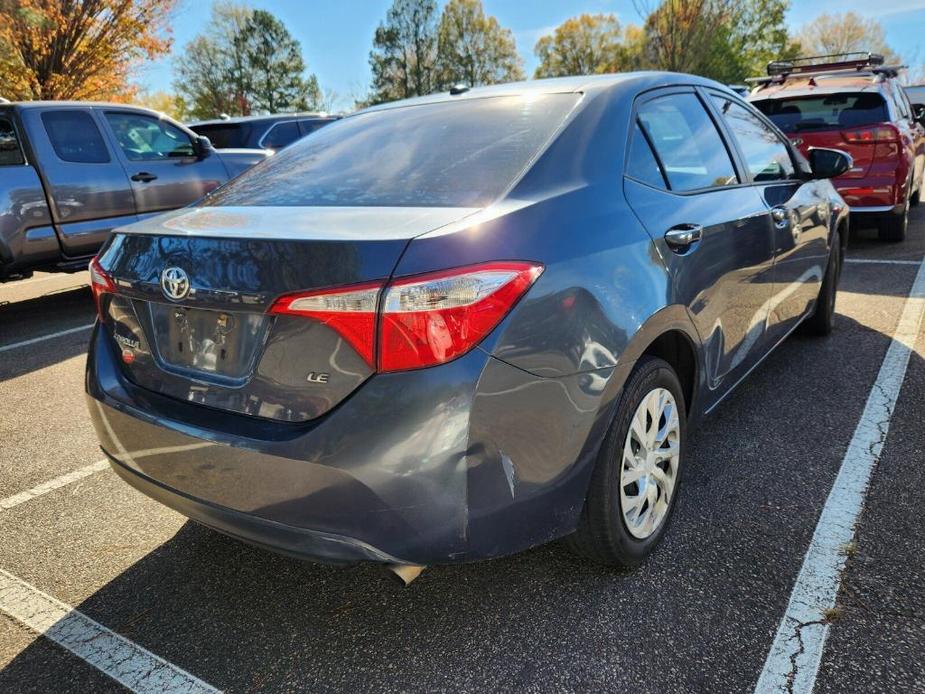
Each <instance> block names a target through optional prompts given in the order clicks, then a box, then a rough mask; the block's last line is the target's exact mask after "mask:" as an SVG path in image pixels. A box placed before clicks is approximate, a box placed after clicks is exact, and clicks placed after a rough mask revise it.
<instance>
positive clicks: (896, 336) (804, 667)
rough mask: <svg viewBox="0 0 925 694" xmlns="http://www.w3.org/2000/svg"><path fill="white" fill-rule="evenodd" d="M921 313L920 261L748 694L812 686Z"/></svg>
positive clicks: (798, 692)
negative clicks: (847, 551)
mask: <svg viewBox="0 0 925 694" xmlns="http://www.w3.org/2000/svg"><path fill="white" fill-rule="evenodd" d="M923 314H925V261H923V262H922V263H920V264H919V271H918V273H917V274H916V276H915V281H914V282H913V283H912V289H911V290H910V291H909V296H908V297H907V298H906V301H905V305H904V306H903V312H902V315H901V316H900V319H899V323H898V325H897V326H896V331H895V332H894V333H893V340H892V342H891V343H890V346H889V348H888V349H887V352H886V356H884V357H883V363H882V364H881V366H880V372H879V374H878V375H877V380H876V381H875V382H874V385H873V388H872V389H871V391H870V395H869V397H868V398H867V404H866V405H865V406H864V412H863V413H862V414H861V420H860V421H859V422H858V425H857V428H856V429H855V431H854V435H853V436H852V438H851V442H850V443H849V444H848V450H847V452H846V453H845V457H844V459H843V460H842V464H841V468H840V469H839V471H838V476H837V477H836V478H835V484H834V485H832V490H831V491H830V492H829V497H828V499H827V500H826V502H825V506H823V508H822V514H821V515H820V516H819V522H818V523H817V525H816V530H815V532H814V533H813V538H812V540H811V541H810V544H809V549H808V550H807V552H806V556H805V557H804V558H803V566H802V567H801V568H800V573H799V574H798V575H797V580H796V584H795V585H794V586H793V591H792V592H791V594H790V603H789V604H788V605H787V611H786V612H785V613H784V618H783V619H782V620H781V623H780V626H779V627H778V628H777V634H776V635H775V637H774V643H773V644H771V650H770V651H769V653H768V657H767V660H766V661H765V663H764V669H763V670H762V671H761V675H760V677H759V679H758V684H757V685H756V687H755V692H758V693H760V694H766V693H772V692H773V693H776V692H794V693H795V694H809V693H810V692H812V690H813V687H814V686H815V684H816V676H817V674H818V672H819V663H820V661H821V659H822V650H823V647H824V646H825V640H826V637H827V636H828V633H829V625H828V623H827V622H826V620H825V611H826V610H827V609H830V608H832V607H834V606H835V598H836V596H837V595H838V587H839V583H840V582H841V572H842V569H843V568H844V566H845V555H844V548H845V546H846V545H847V544H848V543H849V542H851V540H852V538H853V537H854V529H855V523H856V522H857V519H858V516H859V515H860V513H861V508H862V506H863V504H864V497H865V496H866V494H867V487H868V484H869V483H870V476H871V473H872V472H873V469H874V467H875V466H876V465H877V462H878V461H879V458H880V453H881V451H882V450H883V444H884V441H886V437H887V433H888V432H889V429H890V417H891V415H892V414H893V410H894V409H895V407H896V400H897V398H898V397H899V392H900V389H901V388H902V384H903V380H904V379H905V377H906V367H907V366H908V364H909V357H910V355H911V354H912V350H913V349H915V340H916V338H917V337H918V335H919V329H920V327H921V325H922V317H923Z"/></svg>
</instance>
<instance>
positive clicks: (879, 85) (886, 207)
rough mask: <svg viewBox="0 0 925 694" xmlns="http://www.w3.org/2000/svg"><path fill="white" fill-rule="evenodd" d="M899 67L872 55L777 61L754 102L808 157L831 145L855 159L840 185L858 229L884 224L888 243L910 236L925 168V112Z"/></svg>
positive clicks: (752, 98) (882, 229)
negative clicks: (908, 230)
mask: <svg viewBox="0 0 925 694" xmlns="http://www.w3.org/2000/svg"><path fill="white" fill-rule="evenodd" d="M900 69H901V67H899V66H893V67H891V66H884V65H883V56H880V55H877V54H871V53H861V54H858V53H840V54H835V55H828V56H816V57H812V58H800V59H797V60H792V61H781V62H773V63H770V64H769V65H768V70H767V71H768V76H767V77H759V78H753V79H752V80H751V81H752V82H756V83H757V85H758V86H757V88H756V89H755V90H754V91H753V92H752V94H751V96H750V97H749V99H750V101H751V102H752V103H753V104H754V105H755V106H756V107H757V108H758V109H759V110H761V111H762V112H763V113H764V114H765V115H766V116H768V117H769V118H770V119H771V120H772V121H774V124H775V125H777V127H778V128H780V129H781V130H783V131H784V132H785V133H786V134H787V135H788V136H789V137H790V139H791V140H793V143H794V144H795V145H797V146H798V147H799V148H800V150H801V151H802V152H803V153H804V154H805V153H807V152H808V151H809V150H810V149H811V148H813V147H830V148H835V149H840V150H844V151H845V152H848V153H849V154H850V155H851V156H852V157H853V159H854V165H853V166H852V168H851V169H850V170H849V171H848V172H847V173H845V174H844V175H843V176H839V177H838V178H837V179H836V180H835V187H836V188H837V189H838V192H839V193H841V195H842V197H843V198H844V199H845V202H847V203H848V205H849V206H850V208H851V214H852V224H853V225H856V226H867V225H875V226H877V228H878V229H879V234H880V238H881V239H883V240H884V241H902V240H903V239H905V237H906V226H907V221H908V214H909V206H910V205H914V204H916V203H917V202H918V201H919V197H920V196H921V190H922V169H923V167H925V128H923V122H925V109H923V108H921V107H915V108H913V106H912V105H911V104H910V103H909V99H908V98H907V96H906V94H905V92H904V91H903V89H902V88H901V87H900V85H899V81H898V79H897V76H898V73H899V70H900Z"/></svg>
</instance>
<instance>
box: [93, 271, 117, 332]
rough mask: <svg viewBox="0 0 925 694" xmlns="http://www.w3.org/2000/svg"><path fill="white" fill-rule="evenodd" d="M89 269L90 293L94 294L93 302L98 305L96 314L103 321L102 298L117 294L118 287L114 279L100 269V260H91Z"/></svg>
mask: <svg viewBox="0 0 925 694" xmlns="http://www.w3.org/2000/svg"><path fill="white" fill-rule="evenodd" d="M87 269H88V270H89V271H90V291H92V292H93V301H94V302H95V303H96V313H97V315H98V316H99V317H100V320H102V319H103V307H102V304H101V303H100V297H101V296H102V295H103V294H106V293H109V294H112V293H113V292H115V291H116V285H115V282H113V281H112V277H110V276H109V275H108V274H107V273H106V271H105V270H103V268H102V267H100V261H99V259H98V258H94V259H93V260H91V261H90V266H89V267H88V268H87Z"/></svg>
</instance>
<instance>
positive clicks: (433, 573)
mask: <svg viewBox="0 0 925 694" xmlns="http://www.w3.org/2000/svg"><path fill="white" fill-rule="evenodd" d="M923 258H925V207H919V208H916V209H915V210H914V211H913V215H912V224H911V228H910V238H909V240H907V241H906V242H905V243H903V244H897V245H884V244H881V243H879V242H877V241H875V240H873V237H872V236H871V235H869V234H861V235H859V236H857V237H856V238H853V239H852V240H851V245H850V248H849V262H848V263H847V264H846V266H845V269H844V274H843V276H842V282H841V287H840V294H839V298H838V304H837V309H838V317H837V324H836V331H835V333H834V334H833V335H832V336H831V337H830V338H827V339H822V340H819V339H814V338H808V337H803V336H795V337H793V338H791V339H789V340H788V341H787V342H786V343H784V344H783V345H782V346H781V347H780V348H779V349H778V350H777V351H776V352H775V353H774V354H773V355H772V356H771V357H770V358H769V359H768V360H767V361H766V362H765V363H764V364H763V365H762V366H761V367H760V368H759V370H758V371H757V372H756V373H755V374H753V375H752V377H751V378H750V379H749V380H748V381H747V382H746V383H745V384H743V386H742V387H740V388H739V389H738V390H737V391H736V392H735V393H734V394H733V395H732V396H731V397H730V398H728V399H727V400H726V401H725V402H724V403H723V404H722V405H721V406H720V408H719V409H718V410H717V411H716V412H715V413H714V414H713V415H712V416H711V417H710V418H708V419H707V420H706V421H704V422H703V424H702V425H701V427H700V429H699V430H698V432H697V433H696V435H695V438H694V440H693V443H692V446H691V449H690V451H689V453H690V455H689V457H688V460H687V465H688V468H687V471H686V473H685V474H686V480H685V486H684V490H683V492H682V495H681V497H680V500H679V502H680V503H679V507H678V509H677V514H676V516H675V518H674V521H673V523H674V524H673V526H672V528H671V531H670V532H669V533H668V535H667V537H666V541H665V542H664V544H663V546H662V547H661V548H660V549H659V550H658V551H657V552H656V553H655V555H654V556H653V557H652V558H651V559H650V560H649V561H648V562H647V563H646V564H645V565H644V566H643V567H642V568H640V569H638V570H636V571H634V572H630V573H621V572H614V571H610V570H605V569H602V568H600V567H597V566H594V565H591V564H587V563H582V562H580V561H578V560H576V559H575V558H573V557H572V555H570V554H569V553H568V551H567V550H566V549H565V548H564V547H562V546H560V545H558V544H553V545H549V546H546V547H540V548H536V549H534V550H531V551H529V552H526V553H523V554H520V555H517V556H514V557H509V558H505V559H499V560H495V561H491V562H484V563H480V564H473V565H464V566H448V567H431V568H429V569H428V570H427V571H425V573H424V574H423V575H422V576H421V578H419V579H418V580H417V581H416V582H414V583H413V584H412V585H411V586H409V587H408V588H401V587H399V586H398V585H397V584H396V582H394V580H393V579H391V578H390V577H388V576H387V575H386V574H385V573H384V572H382V571H381V570H380V569H378V568H376V567H373V566H368V565H360V566H353V567H348V568H337V567H327V566H320V565H316V564H311V563H304V562H298V561H294V560H290V559H287V558H283V557H280V556H276V555H273V554H269V553H266V552H264V551H261V550H257V549H253V548H251V547H248V546H246V545H243V544H240V543H238V542H236V541H234V540H231V539H228V538H225V537H223V536H220V535H218V534H216V533H213V532H211V531H209V530H206V529H204V528H201V527H199V526H196V525H194V524H192V523H189V522H187V521H185V519H184V518H183V517H181V516H180V515H178V514H176V513H174V512H172V511H170V510H168V509H166V508H164V507H162V506H160V505H159V504H157V503H156V502H154V501H151V500H149V499H147V498H146V497H144V496H142V495H141V494H139V493H137V492H135V491H134V490H132V489H131V488H129V487H128V486H127V485H125V484H124V483H122V482H121V481H120V480H119V479H118V478H117V477H116V475H115V474H114V473H112V472H111V471H110V470H109V469H108V468H107V467H106V466H105V465H101V464H100V465H96V463H97V462H98V461H100V459H101V458H102V455H101V453H100V451H99V449H98V447H97V444H96V439H95V437H94V434H93V431H92V428H91V426H90V422H89V419H88V416H87V413H86V408H85V404H84V397H83V368H84V351H85V348H86V342H87V338H88V336H89V330H88V328H87V326H89V325H90V324H91V323H92V320H93V316H94V309H93V304H92V299H91V297H90V294H89V291H88V290H86V289H84V288H83V282H85V276H84V275H75V276H49V275H45V276H39V275H36V277H35V278H33V279H31V280H26V281H23V282H19V283H15V284H8V285H0V403H2V408H0V540H2V541H0V668H2V670H0V691H3V692H27V691H54V692H63V691H110V690H114V691H118V690H121V689H122V687H121V685H119V684H117V683H116V682H115V681H114V680H113V679H111V678H110V677H108V676H107V675H105V674H103V672H104V671H110V672H111V671H113V670H114V669H115V670H118V669H119V667H121V665H122V664H123V663H128V664H131V663H132V662H135V660H137V661H139V662H142V663H148V664H151V663H154V664H155V665H156V669H157V670H158V675H157V676H158V677H163V678H165V679H161V680H158V684H157V685H156V686H155V684H154V683H152V682H150V681H148V682H146V678H145V676H144V673H142V674H141V675H137V676H136V679H135V680H134V681H135V682H136V683H137V684H138V686H137V687H136V688H137V689H143V688H144V685H145V684H147V685H148V686H150V687H151V688H152V690H157V691H159V690H168V689H173V690H176V691H189V690H194V689H196V688H200V689H201V690H204V691H207V690H208V688H209V687H214V688H216V689H219V690H228V691H264V692H270V691H293V690H306V691H449V690H452V691H460V690H464V691H484V690H505V691H509V690H526V691H587V690H604V689H608V690H613V691H636V692H680V691H684V692H699V691H709V692H747V691H752V690H754V688H755V686H756V683H757V682H758V681H759V676H760V675H761V674H762V672H763V671H765V669H766V663H768V662H769V660H770V659H769V651H772V650H773V649H772V644H774V643H775V642H776V641H775V638H776V634H777V632H778V627H779V625H781V621H782V618H783V617H784V615H785V613H788V610H789V609H790V608H788V605H790V607H791V608H792V607H793V604H792V601H791V595H792V594H794V593H795V591H794V586H795V584H796V583H798V576H803V574H804V573H805V572H806V569H805V564H806V562H805V559H806V557H807V551H808V549H809V548H810V544H811V540H812V539H813V537H814V532H815V531H816V528H817V524H818V523H819V520H820V514H821V513H822V512H823V508H824V506H825V507H828V506H829V504H827V503H826V502H827V497H828V496H829V492H830V490H831V489H832V487H833V484H834V483H835V481H836V476H837V475H838V474H839V471H840V470H841V469H842V467H843V463H844V462H845V461H847V460H849V459H851V456H852V450H853V448H852V446H853V445H854V444H855V443H856V439H857V434H856V432H857V431H858V430H859V427H858V424H859V422H860V421H863V418H864V417H865V416H866V415H865V413H866V412H867V411H868V409H869V407H870V405H869V401H871V402H872V401H873V399H872V392H873V393H874V395H875V396H877V397H879V395H880V391H881V390H883V388H882V374H881V366H882V365H883V364H884V363H885V359H888V358H889V356H890V353H888V349H889V348H890V346H891V343H892V342H893V338H894V335H901V334H902V330H903V329H904V326H905V329H908V321H906V322H905V323H903V322H901V318H902V317H903V316H904V315H906V314H904V311H907V312H908V309H909V308H910V307H913V308H914V307H915V306H917V305H920V304H921V302H923V301H925V297H916V296H913V297H912V298H910V291H911V290H912V289H913V283H914V281H915V279H916V277H917V273H918V272H919V270H920V267H921V263H922V262H923ZM917 302H918V303H917ZM906 341H907V342H909V343H910V344H908V345H907V346H909V347H912V350H911V354H908V367H905V366H904V370H903V371H902V373H899V375H898V377H897V381H896V383H897V385H898V384H900V383H901V389H900V390H899V391H898V399H897V400H895V404H894V403H892V402H888V403H887V405H888V409H889V412H888V415H889V416H888V422H889V427H888V431H887V430H886V428H885V427H883V426H881V427H880V429H879V434H880V436H879V438H878V439H877V450H876V451H875V452H876V456H875V457H876V463H877V464H876V467H875V468H874V470H873V476H872V478H871V483H870V487H869V489H868V490H867V492H866V497H865V503H864V506H863V511H862V513H861V515H860V520H859V523H858V524H857V528H856V534H855V536H854V539H853V541H851V542H849V543H845V544H844V546H842V547H841V551H842V552H843V555H844V558H845V559H846V560H847V565H846V568H845V571H844V574H843V575H842V579H841V583H840V588H839V589H838V594H837V600H836V602H835V605H834V607H832V608H831V609H829V610H827V611H826V613H825V615H824V619H822V620H820V624H815V625H800V627H801V628H802V627H803V626H806V627H807V628H808V629H809V628H821V627H823V626H824V627H825V629H826V630H827V638H825V637H823V638H824V648H823V650H822V651H821V659H820V661H819V663H818V677H817V679H816V685H815V686H816V691H819V692H848V691H923V690H925V658H923V657H922V655H923V653H925V611H923V608H922V605H923V604H925V525H923V522H922V513H923V511H925V495H923V494H922V491H921V490H922V487H923V485H925V468H923V465H922V463H923V462H925V433H923V428H922V422H923V421H925V404H923V403H925V335H923V333H922V332H921V331H918V332H917V334H916V335H914V336H913V338H912V339H911V340H909V339H907V340H906ZM912 343H914V344H912ZM875 433H876V432H875ZM881 445H882V451H881V450H880V448H879V447H880V446H881ZM872 450H873V449H872ZM835 496H837V495H833V497H835ZM836 501H837V500H836ZM849 532H850V528H849ZM801 568H803V569H804V570H803V571H801ZM810 568H812V567H810ZM810 574H812V570H810ZM47 596H50V597H47ZM55 601H60V602H55ZM74 610H76V612H75V611H74ZM24 612H28V614H25V615H24ZM43 619H44V620H45V621H44V622H43V621H42V620H43ZM91 620H92V621H91ZM823 622H824V624H822V623H823ZM43 623H44V624H46V626H50V625H51V624H55V623H57V625H59V628H58V629H57V631H55V627H51V629H52V631H50V632H49V634H50V635H52V636H55V640H56V641H64V642H66V643H70V644H71V646H72V647H71V648H70V650H68V649H67V648H64V647H62V646H61V645H59V643H56V642H55V640H52V639H51V638H47V637H44V636H39V635H38V634H37V632H36V629H41V628H42V626H41V625H42V624H43ZM62 623H63V624H64V625H65V627H66V628H61V627H60V625H61V624H62ZM28 624H31V628H30V626H27V625H28ZM94 625H96V626H94ZM797 631H798V632H799V629H797ZM63 632H64V633H63ZM113 634H118V635H120V636H121V637H123V638H122V639H117V638H115V637H114V636H113ZM801 638H802V637H801V636H800V635H799V634H796V635H794V637H793V639H790V640H791V641H793V643H794V644H795V648H797V649H798V651H797V655H796V656H795V658H796V660H795V661H794V662H796V663H797V669H798V670H799V671H798V672H796V673H790V676H789V678H788V684H792V683H793V682H794V681H797V682H799V681H803V680H804V679H805V678H806V677H807V676H809V675H810V674H815V672H816V671H815V665H813V666H812V667H811V668H809V669H810V670H812V672H809V671H808V670H807V668H805V667H803V666H802V665H801V664H800V663H801V661H800V660H799V658H800V657H801V654H802V653H803V652H804V651H805V650H806V647H807V646H806V644H804V643H802V642H800V639H801ZM69 639H70V640H69ZM90 642H92V643H90ZM88 643H89V645H88ZM75 652H76V653H80V654H81V655H76V654H75ZM145 654H147V655H145ZM152 654H153V655H152ZM154 656H156V657H157V658H155V657H154ZM133 658H134V659H135V660H132V659H133ZM158 658H159V659H162V660H158ZM810 681H811V680H810Z"/></svg>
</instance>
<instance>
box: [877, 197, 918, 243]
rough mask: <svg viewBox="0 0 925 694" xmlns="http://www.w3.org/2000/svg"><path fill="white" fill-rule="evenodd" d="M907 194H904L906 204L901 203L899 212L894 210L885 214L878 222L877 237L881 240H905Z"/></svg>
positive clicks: (907, 219)
mask: <svg viewBox="0 0 925 694" xmlns="http://www.w3.org/2000/svg"><path fill="white" fill-rule="evenodd" d="M910 197H911V196H909V195H906V204H905V205H903V209H902V211H901V212H894V213H892V214H889V215H887V217H885V218H884V219H883V221H881V222H880V228H879V231H878V234H877V235H878V237H879V238H880V240H881V241H889V242H891V243H898V242H900V241H905V240H906V228H907V227H908V226H909V200H910Z"/></svg>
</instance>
